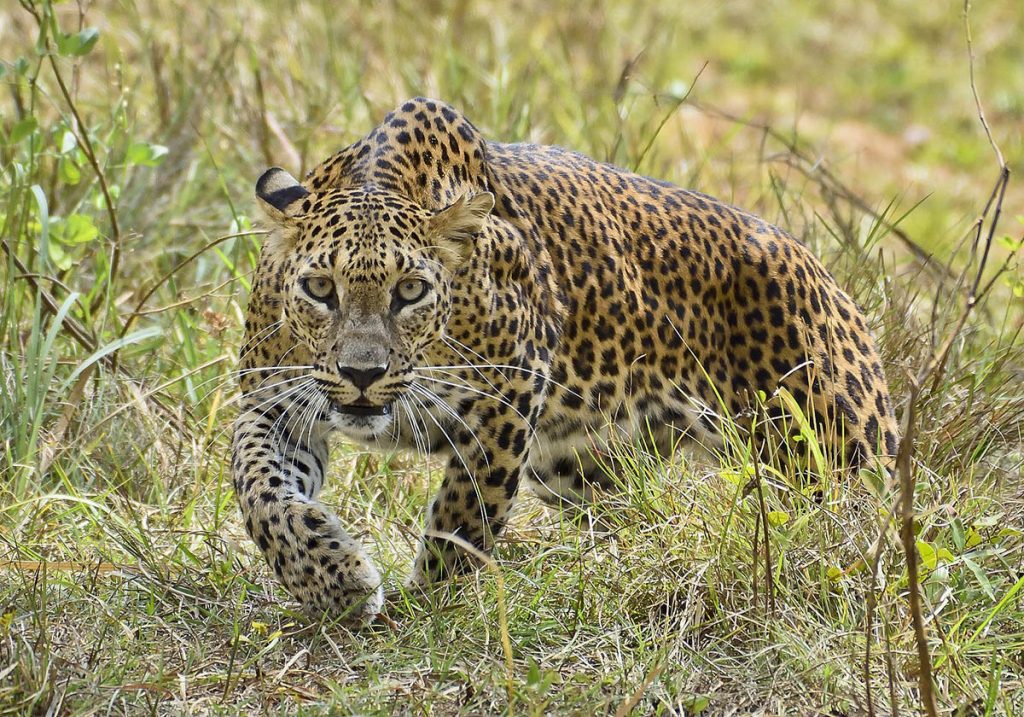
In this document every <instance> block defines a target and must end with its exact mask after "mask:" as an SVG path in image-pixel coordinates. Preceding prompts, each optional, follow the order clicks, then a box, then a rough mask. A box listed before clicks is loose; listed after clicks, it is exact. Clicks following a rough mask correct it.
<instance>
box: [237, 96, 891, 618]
mask: <svg viewBox="0 0 1024 717" xmlns="http://www.w3.org/2000/svg"><path fill="white" fill-rule="evenodd" d="M255 194H256V201H257V204H258V205H259V207H260V208H261V210H262V212H263V215H264V231H265V237H264V239H263V241H262V246H261V248H260V254H259V260H258V264H257V267H256V270H255V272H254V275H253V279H252V282H251V288H250V295H249V302H248V308H247V312H246V317H245V326H244V338H243V341H242V346H241V350H240V359H239V364H238V381H239V386H240V397H239V410H238V415H237V418H236V420H235V423H234V432H233V439H232V448H231V450H232V458H231V474H232V478H233V485H234V491H235V495H236V497H237V500H238V503H239V505H240V507H241V514H242V516H243V520H244V524H245V528H246V531H247V532H248V534H249V536H250V537H251V538H252V540H253V541H254V542H255V544H256V545H257V546H258V547H259V550H260V551H261V552H262V554H263V556H264V557H265V559H266V561H267V563H268V564H269V566H270V567H271V568H272V570H273V572H274V574H275V575H276V576H277V579H278V580H279V581H280V583H281V584H283V586H284V587H285V589H286V590H287V591H288V593H290V595H291V596H292V597H293V598H294V599H296V600H297V601H298V602H299V603H300V604H302V605H303V606H304V607H306V608H307V609H309V610H311V611H313V612H318V613H320V614H322V615H331V616H334V617H337V619H339V620H342V621H347V622H349V623H351V624H354V625H366V624H368V623H370V622H372V621H374V620H377V619H378V617H379V616H380V615H381V613H382V610H385V598H384V595H385V592H384V582H385V581H384V579H383V578H382V575H381V572H380V571H379V570H378V568H377V567H376V564H375V562H374V560H373V559H372V558H371V557H370V555H369V553H368V552H367V551H366V548H365V547H364V546H363V545H362V542H361V541H360V540H358V539H357V538H356V537H354V536H353V535H352V534H351V533H350V532H348V530H347V529H346V528H345V527H344V526H343V525H342V524H341V521H340V520H339V519H338V517H337V515H336V514H335V512H333V511H332V510H331V509H330V508H329V507H328V506H327V505H325V503H324V502H323V501H322V500H321V499H320V497H319V496H320V491H321V489H322V487H323V484H324V478H325V475H326V471H327V467H328V459H329V452H330V445H331V442H332V440H333V437H337V436H339V435H340V436H341V437H342V438H343V439H344V440H346V441H348V442H350V443H354V444H356V445H359V446H363V447H365V448H366V449H368V450H371V451H384V452H389V451H410V452H413V453H415V454H424V455H430V456H431V457H432V458H433V459H434V460H435V461H437V463H435V465H438V466H441V465H443V477H442V478H441V480H440V487H439V488H438V489H437V492H436V494H435V495H434V497H433V498H432V500H431V501H430V502H429V505H428V507H427V510H426V517H425V525H424V529H423V532H422V538H421V540H420V543H419V547H418V550H417V552H416V555H415V558H414V561H413V564H412V570H411V574H410V576H409V578H408V580H407V581H406V586H407V587H409V588H420V589H428V588H429V587H430V586H432V585H435V584H444V583H445V582H446V581H447V579H448V578H451V577H453V576H457V575H460V574H464V573H467V572H471V571H473V570H474V569H477V568H479V566H480V565H481V563H482V561H483V560H487V559H489V558H488V557H487V556H488V555H489V554H490V553H491V552H492V550H493V549H494V546H495V542H496V540H497V539H498V537H499V536H500V534H501V533H502V531H503V529H504V528H505V526H506V524H507V522H508V520H509V516H510V511H511V509H512V507H513V505H514V503H515V501H516V499H517V497H518V496H520V494H521V493H522V492H523V491H524V490H532V491H533V492H534V493H536V494H537V495H539V496H540V497H541V498H542V499H544V500H545V501H546V502H548V503H550V504H552V505H554V506H558V507H562V508H568V507H569V506H586V505H589V504H592V503H593V502H595V501H600V500H601V497H602V496H605V495H607V494H608V491H613V490H616V486H619V485H621V482H620V481H617V480H616V476H615V473H616V464H615V463H614V461H609V459H608V452H607V451H604V453H603V452H602V451H603V449H602V446H607V445H609V443H610V442H612V441H614V440H617V439H619V438H625V439H626V440H629V439H630V437H637V436H641V437H644V439H645V440H649V441H651V442H652V443H653V444H654V446H655V448H657V449H658V450H661V451H664V452H667V451H673V450H675V448H676V447H677V446H679V445H682V444H690V445H693V446H696V447H698V448H700V447H703V448H704V449H706V450H710V451H715V450H723V449H724V448H726V447H728V446H729V445H731V444H733V443H737V442H740V443H742V442H744V441H747V442H749V444H750V445H754V444H755V443H757V445H760V446H765V445H778V444H780V443H783V444H784V443H786V442H787V439H788V438H791V437H792V436H793V435H795V434H794V433H793V432H794V431H795V430H798V429H799V430H805V431H806V430H807V429H806V427H807V426H811V429H810V430H811V431H812V432H813V435H814V436H815V437H816V439H818V440H820V443H821V445H823V446H826V447H828V448H829V450H830V455H834V456H836V457H837V461H838V463H841V464H842V466H843V467H844V470H857V469H861V468H864V469H871V468H872V467H873V466H874V467H877V466H880V465H883V464H885V463H886V462H887V461H888V462H891V461H892V460H893V458H894V456H895V453H896V451H897V447H898V440H899V431H898V425H897V422H896V419H895V417H894V410H893V403H892V400H891V399H890V392H889V388H888V384H887V382H886V378H885V373H884V371H883V368H882V362H881V359H880V357H879V353H878V351H877V349H876V344H875V341H874V339H873V337H872V333H871V331H870V330H869V327H868V323H867V320H866V319H865V316H864V314H863V313H862V312H861V311H860V310H859V308H858V307H857V305H856V304H855V302H854V301H853V300H852V299H851V298H850V297H849V296H848V295H847V294H846V293H845V292H844V291H843V290H842V289H841V288H840V286H839V285H838V283H837V282H836V280H835V279H834V278H833V277H832V275H831V274H830V273H829V271H828V270H827V269H826V267H825V265H824V264H823V263H822V262H821V261H820V260H819V259H818V258H817V257H816V256H815V255H814V254H813V253H812V251H811V250H810V249H809V248H808V247H807V246H806V245H805V244H804V243H802V242H800V241H798V240H797V239H795V238H794V237H793V236H791V235H790V234H789V233H787V232H785V231H783V230H782V229H779V228H777V227H775V226H773V225H772V224H770V223H768V222H767V221H765V220H763V219H761V218H759V217H757V216H755V215H754V214H751V213H748V212H745V211H743V210H741V209H738V208H735V207H733V206H731V205H729V204H727V203H724V202H722V201H719V200H717V199H714V198H713V197H711V196H709V195H706V194H703V193H700V192H697V191H691V190H687V189H683V188H680V187H678V186H676V185H673V184H671V183H669V182H666V181H661V180H657V179H652V178H648V177H645V176H641V175H639V174H636V173H633V172H630V171H627V170H625V169H622V168H619V167H616V166H613V165H611V164H607V163H601V162H598V161H595V160H593V159H590V158H588V157H586V156H584V155H582V154H578V153H575V152H572V151H569V150H566V149H562V148H559V147H555V146H546V145H538V144H528V143H501V142H497V141H492V140H489V139H486V138H485V137H484V136H483V134H482V133H481V132H480V131H479V130H478V129H477V128H476V126H475V125H474V124H472V123H471V122H470V120H469V119H468V118H467V117H466V116H465V115H464V114H463V112H462V111H460V110H458V109H456V108H455V107H453V106H451V105H449V104H446V103H445V102H443V101H439V100H434V99H428V98H415V99H411V100H408V101H406V102H403V103H402V104H401V105H399V106H398V107H397V108H396V109H394V110H393V111H391V112H390V113H388V114H387V115H386V116H385V117H384V119H383V120H382V121H381V122H380V124H379V125H378V126H376V127H375V128H373V129H372V130H370V132H369V133H368V134H366V135H365V136H363V137H362V138H361V139H359V140H358V141H355V142H353V143H352V144H350V145H348V146H346V147H344V148H343V149H341V150H339V151H337V152H336V153H334V154H333V155H331V156H330V157H328V158H327V159H326V160H325V161H324V162H323V163H321V164H320V165H319V166H317V167H315V168H314V169H312V170H311V171H310V172H309V173H308V174H307V175H306V176H305V178H304V179H303V180H302V181H299V180H297V179H295V178H294V177H293V176H292V175H291V174H289V173H288V172H287V171H285V170H284V169H281V168H279V167H274V168H271V169H269V170H267V171H266V172H265V173H263V174H262V176H261V177H260V178H259V179H258V181H257V183H256V188H255ZM797 416H802V417H803V418H802V419H798V418H796V417H797ZM758 417H760V418H758ZM800 427H803V428H800ZM758 436H760V438H759V439H758V440H757V441H755V438H756V437H758ZM789 442H790V443H793V442H792V441H789ZM806 443H807V441H804V442H803V444H806ZM758 455H760V454H759V453H756V452H755V454H754V458H755V459H757V456H758ZM438 472H440V469H438Z"/></svg>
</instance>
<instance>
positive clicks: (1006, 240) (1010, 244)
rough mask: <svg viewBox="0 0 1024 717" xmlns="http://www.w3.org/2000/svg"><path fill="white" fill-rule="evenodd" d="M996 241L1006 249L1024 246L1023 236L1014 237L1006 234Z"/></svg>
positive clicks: (1015, 249)
mask: <svg viewBox="0 0 1024 717" xmlns="http://www.w3.org/2000/svg"><path fill="white" fill-rule="evenodd" d="M996 241H997V242H999V246H1001V247H1003V248H1004V249H1006V250H1007V251H1019V250H1020V248H1021V247H1024V236H1022V237H1019V238H1017V239H1014V238H1013V237H1012V236H1010V235H1009V234H1007V235H1006V236H1001V237H999V238H998V239H996Z"/></svg>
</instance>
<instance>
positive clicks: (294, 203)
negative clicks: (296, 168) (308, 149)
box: [256, 167, 309, 224]
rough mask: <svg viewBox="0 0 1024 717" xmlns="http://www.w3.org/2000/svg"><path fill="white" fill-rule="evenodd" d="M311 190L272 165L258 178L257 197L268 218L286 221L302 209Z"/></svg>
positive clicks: (275, 220)
mask: <svg viewBox="0 0 1024 717" xmlns="http://www.w3.org/2000/svg"><path fill="white" fill-rule="evenodd" d="M308 196H309V191H308V190H307V189H306V188H305V187H303V186H302V185H301V184H299V180H297V179H296V178H295V177H293V176H292V175H290V174H288V172H286V171H284V170H283V169H281V168H280V167H271V168H270V169H268V170H267V171H266V172H264V173H263V174H262V175H260V178H259V179H257V180H256V197H257V198H258V199H259V200H260V206H261V207H262V208H263V211H264V213H265V214H266V215H267V218H268V219H270V220H271V221H274V222H276V223H278V224H282V223H286V222H287V221H288V220H289V219H291V218H292V217H296V216H298V215H299V214H300V213H301V211H302V200H303V199H305V198H306V197H308Z"/></svg>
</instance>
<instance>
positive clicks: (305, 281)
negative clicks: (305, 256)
mask: <svg viewBox="0 0 1024 717" xmlns="http://www.w3.org/2000/svg"><path fill="white" fill-rule="evenodd" d="M299 285H300V286H302V290H303V291H305V292H306V293H307V294H309V295H310V296H311V297H313V298H314V299H316V300H317V301H322V302H329V301H330V300H331V299H332V298H333V297H334V282H333V281H331V280H330V279H328V278H327V277H326V276H306V277H303V278H302V279H301V280H300V281H299Z"/></svg>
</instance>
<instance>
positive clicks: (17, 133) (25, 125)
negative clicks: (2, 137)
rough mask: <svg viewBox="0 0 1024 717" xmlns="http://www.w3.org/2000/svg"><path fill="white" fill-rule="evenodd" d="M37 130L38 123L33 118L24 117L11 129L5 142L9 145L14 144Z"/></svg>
mask: <svg viewBox="0 0 1024 717" xmlns="http://www.w3.org/2000/svg"><path fill="white" fill-rule="evenodd" d="M37 129H39V121H38V120H37V119H36V118H35V117H26V118H25V119H23V120H21V121H19V122H15V124H14V127H12V128H11V133H10V135H8V137H7V141H8V142H9V143H10V144H16V143H18V142H20V141H21V140H23V139H25V138H26V137H28V136H29V135H31V134H32V133H33V132H35V131H36V130H37Z"/></svg>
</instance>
